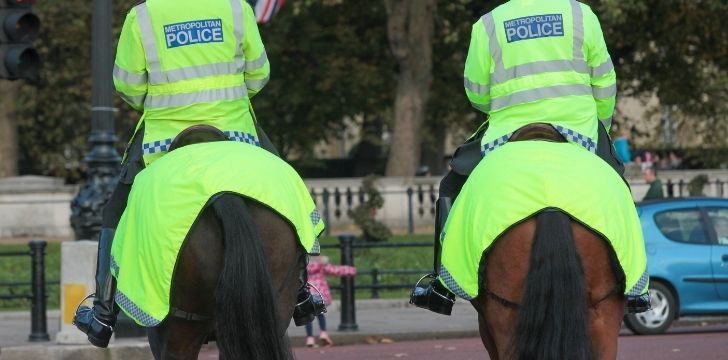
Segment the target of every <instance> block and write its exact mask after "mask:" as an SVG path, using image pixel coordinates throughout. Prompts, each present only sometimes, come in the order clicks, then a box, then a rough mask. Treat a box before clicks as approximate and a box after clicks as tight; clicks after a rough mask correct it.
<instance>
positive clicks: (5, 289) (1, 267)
mask: <svg viewBox="0 0 728 360" xmlns="http://www.w3.org/2000/svg"><path fill="white" fill-rule="evenodd" d="M431 241H432V235H399V236H394V237H393V238H392V239H390V240H388V241H387V243H405V242H431ZM321 244H322V245H327V244H333V245H337V244H339V240H338V238H336V237H325V238H322V239H321ZM60 249H61V244H60V243H57V242H53V243H49V244H48V247H47V248H46V257H45V267H46V273H45V278H46V282H47V283H49V284H48V286H47V287H46V292H47V295H48V304H47V307H48V309H58V307H59V304H60V287H59V286H58V285H57V281H58V280H60V271H61V254H60ZM15 251H28V245H2V244H0V252H15ZM321 253H322V254H323V255H326V256H328V257H329V261H330V262H331V263H332V264H340V263H341V262H340V256H341V252H340V250H339V249H322V251H321ZM354 265H355V266H356V268H357V270H358V272H359V273H358V275H357V276H356V278H355V283H356V284H357V285H364V284H371V282H372V277H371V272H370V270H371V269H372V268H378V269H379V270H380V271H386V270H391V269H422V270H425V269H427V270H428V271H429V269H430V268H431V267H432V247H430V246H426V247H409V248H374V249H354ZM422 275H423V274H419V273H417V274H410V275H394V274H380V275H379V278H380V280H379V282H380V283H381V284H393V283H405V284H410V286H412V285H414V283H415V281H417V279H419V277H420V276H422ZM30 279H31V264H30V256H22V257H0V283H5V282H30ZM328 281H329V285H331V286H336V285H339V279H337V278H335V277H329V278H328ZM410 289H411V288H410V287H408V288H406V289H401V290H381V291H380V292H379V297H380V298H407V297H409V292H410ZM29 293H30V286H12V287H9V286H3V285H0V295H5V294H29ZM333 295H334V297H335V298H340V294H339V293H338V292H336V291H334V293H333ZM371 295H372V291H371V290H368V289H360V290H357V292H356V298H357V299H369V298H371ZM26 309H30V301H29V300H26V299H13V300H0V311H3V310H26Z"/></svg>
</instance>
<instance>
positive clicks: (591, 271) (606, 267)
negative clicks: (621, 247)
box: [572, 224, 625, 360]
mask: <svg viewBox="0 0 728 360" xmlns="http://www.w3.org/2000/svg"><path fill="white" fill-rule="evenodd" d="M572 229H573V231H574V240H575V243H576V247H577V251H578V252H579V255H580V256H581V263H582V264H583V266H584V276H585V282H586V285H587V289H588V293H587V294H588V296H589V303H590V307H589V318H590V333H591V340H592V348H593V350H594V355H595V358H596V359H600V360H602V359H604V360H606V359H616V358H617V341H618V337H619V329H620V327H621V325H622V317H623V312H624V306H625V300H624V296H623V294H621V293H617V294H613V295H611V296H609V297H608V298H606V299H604V297H605V296H607V295H608V294H610V292H612V291H613V290H614V289H615V287H616V286H617V278H616V277H615V275H614V269H613V268H612V262H611V260H610V257H609V253H610V252H611V251H612V250H611V248H610V247H609V246H608V245H607V244H606V243H605V242H604V240H602V239H601V238H600V237H598V236H596V235H595V234H593V233H592V232H591V231H589V230H587V229H586V228H584V227H583V226H581V225H579V224H573V225H572ZM602 299H603V300H602Z"/></svg>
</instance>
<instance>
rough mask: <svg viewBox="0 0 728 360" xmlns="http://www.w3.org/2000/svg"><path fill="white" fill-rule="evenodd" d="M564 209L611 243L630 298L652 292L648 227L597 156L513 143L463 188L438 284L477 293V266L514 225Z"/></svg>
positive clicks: (572, 148) (467, 295) (563, 146)
mask: <svg viewBox="0 0 728 360" xmlns="http://www.w3.org/2000/svg"><path fill="white" fill-rule="evenodd" d="M546 208H558V209H561V210H562V211H564V212H565V213H566V214H568V215H569V216H570V217H571V218H573V219H575V220H576V221H578V222H580V223H582V224H584V225H585V226H587V227H589V228H591V229H592V230H594V231H595V232H597V233H598V234H600V235H601V236H602V237H603V238H605V239H607V240H608V241H609V243H611V245H612V248H613V249H614V251H615V253H616V255H617V259H618V260H619V263H620V265H621V267H622V269H623V270H624V274H625V276H626V284H625V286H626V288H625V293H626V295H632V296H639V295H643V294H645V293H646V292H647V282H648V280H649V277H648V275H647V258H646V255H645V245H644V239H643V238H642V228H641V227H640V221H639V218H638V216H637V211H636V209H635V205H634V201H633V200H632V196H631V194H630V191H629V188H628V187H627V186H626V185H625V184H624V181H623V180H622V179H621V178H620V177H619V175H618V174H617V173H616V172H615V171H614V170H613V169H612V168H611V167H610V166H609V165H608V164H607V163H606V162H604V161H603V160H601V159H600V158H599V157H597V156H596V155H595V154H593V153H591V152H589V151H586V150H585V149H584V148H583V147H581V146H579V145H576V144H573V143H555V142H548V141H518V142H508V143H506V144H505V145H503V146H502V147H500V148H498V149H496V150H494V151H492V152H490V153H488V155H487V156H486V157H485V158H484V159H483V160H482V161H481V162H480V164H478V166H477V167H476V168H475V170H474V171H473V173H472V174H471V175H470V177H469V178H468V180H467V181H466V183H465V185H464V186H463V189H462V191H461V192H460V195H458V197H457V199H456V200H455V203H454V204H453V207H452V210H451V211H450V214H449V216H448V219H447V222H446V224H445V227H444V229H443V232H444V234H442V235H441V236H442V237H441V238H442V241H443V244H442V265H441V267H440V269H439V270H440V281H441V282H442V283H443V284H444V285H445V286H446V287H447V288H448V289H450V290H451V291H452V292H453V293H455V294H457V295H458V296H460V297H462V298H464V299H467V300H472V299H474V298H475V297H477V296H478V268H479V265H480V260H481V257H482V255H483V253H484V251H486V250H487V249H488V248H489V247H490V245H491V244H492V243H493V242H494V241H495V240H496V239H497V238H498V237H499V236H500V235H501V234H502V233H504V232H505V231H506V230H508V229H509V228H510V227H511V226H512V225H514V224H516V223H518V222H520V221H523V220H525V219H527V218H529V217H531V216H533V215H535V214H536V213H538V212H540V211H542V210H544V209H546Z"/></svg>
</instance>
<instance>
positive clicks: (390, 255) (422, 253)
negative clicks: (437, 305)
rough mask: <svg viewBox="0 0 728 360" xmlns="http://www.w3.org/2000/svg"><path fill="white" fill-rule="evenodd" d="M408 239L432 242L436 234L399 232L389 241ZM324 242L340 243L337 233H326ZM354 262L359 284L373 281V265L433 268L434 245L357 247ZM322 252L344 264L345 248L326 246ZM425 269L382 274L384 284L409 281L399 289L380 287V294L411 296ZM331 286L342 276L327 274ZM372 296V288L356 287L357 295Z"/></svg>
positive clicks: (395, 297)
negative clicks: (402, 233)
mask: <svg viewBox="0 0 728 360" xmlns="http://www.w3.org/2000/svg"><path fill="white" fill-rule="evenodd" d="M407 242H427V243H431V242H432V235H429V234H427V235H422V234H420V235H395V236H393V237H392V238H391V239H389V240H388V241H387V242H386V243H395V244H396V243H407ZM321 244H322V245H328V244H339V240H338V238H336V237H325V238H322V239H321ZM353 251H354V266H356V268H357V276H356V278H355V284H356V285H368V284H371V283H372V276H371V271H370V270H371V269H373V268H377V269H379V271H380V272H381V271H386V270H393V269H421V270H425V271H431V269H432V246H424V247H407V248H372V249H362V248H355V249H354V250H353ZM321 254H322V255H326V256H328V257H329V262H330V263H332V264H340V263H341V261H340V258H341V252H340V250H339V249H322V250H321ZM422 275H424V272H423V273H419V272H418V273H416V274H384V275H382V274H380V275H379V283H380V284H409V285H408V287H407V288H404V289H399V290H380V291H379V297H380V298H385V299H393V298H394V299H398V298H409V294H410V291H411V290H412V286H414V284H415V282H416V281H417V280H418V279H419V278H420V277H421V276H422ZM327 280H328V282H329V285H330V286H336V285H339V280H338V279H336V278H334V277H328V278H327ZM333 295H334V297H335V298H336V297H339V298H340V294H337V292H334V293H333ZM371 297H372V291H371V290H370V289H358V290H357V291H356V298H357V299H369V298H371Z"/></svg>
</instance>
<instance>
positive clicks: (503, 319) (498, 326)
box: [478, 219, 536, 359]
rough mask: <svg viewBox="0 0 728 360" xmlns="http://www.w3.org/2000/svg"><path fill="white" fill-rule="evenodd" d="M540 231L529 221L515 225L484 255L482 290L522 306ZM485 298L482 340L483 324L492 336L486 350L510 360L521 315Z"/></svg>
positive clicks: (482, 294) (493, 356)
mask: <svg viewBox="0 0 728 360" xmlns="http://www.w3.org/2000/svg"><path fill="white" fill-rule="evenodd" d="M535 229H536V221H535V220H534V219H529V220H526V221H524V222H523V223H521V224H518V225H516V226H514V227H513V228H512V229H511V230H509V231H508V232H506V233H504V234H503V235H502V236H501V237H500V238H499V239H497V240H496V241H495V243H494V244H493V245H492V246H491V248H490V249H489V250H488V252H487V253H486V254H485V255H484V256H486V259H485V274H483V273H482V270H481V274H480V278H481V281H482V280H483V279H485V281H484V283H483V282H482V283H481V290H482V288H483V286H487V288H488V289H489V290H490V291H491V292H493V293H495V294H497V295H498V296H500V297H502V298H504V299H508V300H509V301H512V302H515V303H519V302H520V301H521V298H522V297H523V291H524V289H523V287H524V284H525V281H526V276H527V275H528V266H529V261H530V256H531V255H530V254H531V244H532V243H533V235H534V231H535ZM478 298H479V299H482V300H481V301H482V306H481V308H482V311H481V313H482V317H483V318H484V319H483V320H484V324H482V323H481V330H480V331H481V338H482V334H483V330H484V329H483V325H485V330H486V333H487V334H489V337H490V343H491V347H493V348H494V349H495V350H491V349H490V348H488V344H486V343H485V341H484V345H485V346H486V349H488V353H489V354H490V357H491V358H493V359H508V358H509V357H508V354H507V351H508V348H509V343H510V341H511V335H512V330H513V329H514V328H515V326H516V319H517V316H518V312H517V311H516V310H515V309H512V308H509V307H506V306H504V305H503V304H501V303H499V302H497V301H495V300H493V299H492V298H490V297H489V296H487V295H485V294H484V293H483V292H482V291H481V294H480V295H479V296H478Z"/></svg>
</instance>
